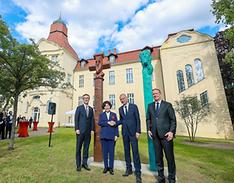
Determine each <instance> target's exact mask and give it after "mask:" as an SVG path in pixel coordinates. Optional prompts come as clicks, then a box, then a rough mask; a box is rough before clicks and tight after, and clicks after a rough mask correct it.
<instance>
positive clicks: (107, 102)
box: [102, 100, 112, 109]
mask: <svg viewBox="0 0 234 183" xmlns="http://www.w3.org/2000/svg"><path fill="white" fill-rule="evenodd" d="M106 104H108V105H109V106H110V108H111V107H112V104H111V103H110V101H108V100H106V101H104V102H103V104H102V109H104V108H105V106H106Z"/></svg>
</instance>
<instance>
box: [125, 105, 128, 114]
mask: <svg viewBox="0 0 234 183" xmlns="http://www.w3.org/2000/svg"><path fill="white" fill-rule="evenodd" d="M124 108H125V115H126V116H127V114H128V108H127V106H126V105H125V106H124Z"/></svg>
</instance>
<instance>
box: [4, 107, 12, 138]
mask: <svg viewBox="0 0 234 183" xmlns="http://www.w3.org/2000/svg"><path fill="white" fill-rule="evenodd" d="M12 123H13V114H12V111H10V112H9V114H8V115H7V117H6V138H7V135H8V134H9V135H8V137H9V139H10V138H11V130H12Z"/></svg>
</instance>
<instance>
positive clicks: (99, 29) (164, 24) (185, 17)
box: [14, 0, 215, 58]
mask: <svg viewBox="0 0 234 183" xmlns="http://www.w3.org/2000/svg"><path fill="white" fill-rule="evenodd" d="M14 2H15V3H16V4H17V5H18V6H20V7H22V8H23V9H24V10H25V11H26V12H27V13H28V15H27V17H26V21H25V22H23V23H20V24H18V25H17V27H16V29H17V31H18V32H19V33H20V34H21V35H22V36H24V37H25V38H34V39H35V40H39V39H40V38H42V37H44V38H47V37H48V34H49V28H50V24H51V23H52V22H53V21H54V20H55V19H57V18H58V16H59V12H60V11H61V13H62V18H64V19H65V20H66V22H67V27H68V35H69V41H70V43H71V45H72V46H73V47H74V49H75V50H76V51H77V53H78V55H79V57H80V58H82V57H92V55H93V54H94V53H95V50H96V49H97V47H98V40H99V39H100V38H101V37H104V38H105V39H104V41H105V43H106V45H108V42H109V41H113V42H116V43H117V45H116V46H117V48H118V49H119V50H120V51H127V50H131V49H138V48H141V47H144V46H145V45H157V44H161V43H162V41H163V40H164V39H165V37H166V36H167V34H168V33H172V32H176V31H180V30H182V29H188V28H195V29H198V28H201V27H204V26H215V24H214V17H213V15H212V14H211V12H210V3H211V0H205V1H204V0H189V1H188V0H176V1H175V0H162V1H161V0H160V1H156V2H154V3H151V4H149V5H148V6H146V8H145V9H143V10H140V11H138V12H137V13H135V12H136V10H138V9H139V8H140V7H142V6H143V5H147V3H148V0H134V1H133V0H125V1H120V0H95V1H93V0H63V1H61V0H50V1H47V0H31V1H30V3H29V2H28V0H14ZM119 21H121V22H123V23H125V24H126V25H125V27H124V28H123V29H121V30H120V31H118V29H117V28H118V27H117V22H119Z"/></svg>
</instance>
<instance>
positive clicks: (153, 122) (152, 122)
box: [146, 88, 176, 183]
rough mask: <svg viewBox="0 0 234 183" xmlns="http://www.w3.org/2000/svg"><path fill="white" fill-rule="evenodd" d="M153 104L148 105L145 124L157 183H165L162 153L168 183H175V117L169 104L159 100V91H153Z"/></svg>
mask: <svg viewBox="0 0 234 183" xmlns="http://www.w3.org/2000/svg"><path fill="white" fill-rule="evenodd" d="M152 92H153V97H154V100H155V101H154V102H153V103H151V104H149V105H148V110H147V115H146V122H147V131H148V135H149V137H150V138H152V139H153V143H154V150H155V157H156V165H157V168H158V183H165V177H164V163H163V151H164V153H165V155H166V159H167V164H168V180H169V183H175V182H176V180H175V175H176V166H175V158H174V148H173V138H174V137H175V133H176V116H175V111H174V109H173V107H172V105H171V103H169V102H166V101H164V100H161V91H160V89H157V88H155V89H153V91H152Z"/></svg>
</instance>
